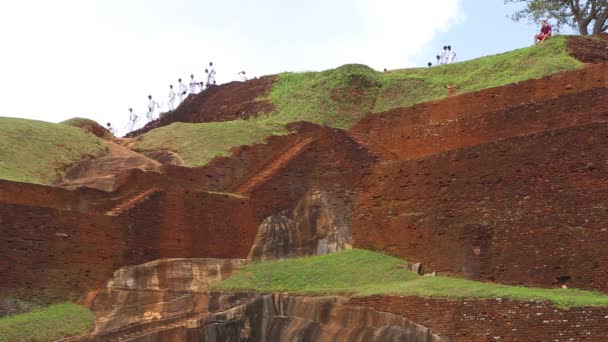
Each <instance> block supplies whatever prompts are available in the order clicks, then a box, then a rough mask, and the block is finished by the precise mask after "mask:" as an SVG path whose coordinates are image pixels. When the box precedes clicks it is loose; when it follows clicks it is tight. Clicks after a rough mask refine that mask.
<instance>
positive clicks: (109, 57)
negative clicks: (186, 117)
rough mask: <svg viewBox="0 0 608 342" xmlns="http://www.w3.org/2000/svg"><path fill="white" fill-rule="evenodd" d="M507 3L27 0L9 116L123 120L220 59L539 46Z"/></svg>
mask: <svg viewBox="0 0 608 342" xmlns="http://www.w3.org/2000/svg"><path fill="white" fill-rule="evenodd" d="M513 10H514V8H513V7H512V6H505V5H504V2H503V0H433V1H421V0H307V1H293V0H255V1H252V0H222V1H208V0H53V1H50V0H18V1H17V0H16V1H2V2H0V47H1V52H0V94H1V97H0V99H1V101H2V103H1V104H0V108H1V109H0V116H14V117H24V118H32V119H39V120H45V121H52V122H58V121H62V120H65V119H68V118H71V117H75V116H81V117H88V118H92V119H95V120H97V121H98V122H100V123H105V122H108V121H110V122H112V123H114V126H119V127H123V126H124V124H125V122H126V119H127V117H128V112H127V109H128V108H129V107H133V108H134V109H135V111H136V112H138V113H143V112H145V111H146V106H147V99H146V96H147V95H148V94H152V95H153V96H154V97H155V98H156V99H157V100H158V101H159V102H160V103H161V104H164V103H166V98H167V93H168V85H169V84H176V83H177V79H178V78H180V77H181V78H184V79H188V78H189V75H190V74H191V73H194V74H195V76H196V77H197V79H198V80H202V74H203V71H204V69H205V66H206V65H207V64H208V62H209V61H213V62H214V63H215V64H216V67H217V72H218V83H224V82H229V81H232V80H236V79H237V75H236V74H237V72H238V71H240V70H246V71H247V73H248V74H249V75H252V76H254V75H255V76H260V75H265V74H275V73H278V72H282V71H305V70H313V71H316V70H324V69H329V68H334V67H337V66H340V65H343V64H347V63H363V64H367V65H369V66H371V67H373V68H375V69H378V70H381V69H383V68H390V69H393V68H404V67H415V66H423V65H425V64H426V62H427V61H430V60H431V59H432V56H434V55H435V54H436V53H437V52H438V49H439V48H440V47H441V46H443V45H445V44H451V45H452V46H454V48H455V49H456V51H457V52H458V54H459V57H460V59H461V60H462V59H468V58H474V57H478V56H481V55H487V54H494V53H497V52H502V51H507V50H511V49H514V48H518V47H523V46H525V45H530V44H531V42H532V40H531V36H532V34H533V33H534V31H535V30H536V27H535V26H529V25H526V24H522V23H513V22H511V21H510V20H509V19H508V18H507V14H508V13H510V12H512V11H513Z"/></svg>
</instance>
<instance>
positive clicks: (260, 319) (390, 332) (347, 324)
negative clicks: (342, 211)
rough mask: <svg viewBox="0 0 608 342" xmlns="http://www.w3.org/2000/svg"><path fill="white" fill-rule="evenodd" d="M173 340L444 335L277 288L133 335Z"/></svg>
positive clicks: (432, 340)
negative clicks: (275, 291)
mask: <svg viewBox="0 0 608 342" xmlns="http://www.w3.org/2000/svg"><path fill="white" fill-rule="evenodd" d="M108 337H112V336H108ZM167 340H170V341H207V342H223V341H249V342H283V341H317V342H325V341H336V342H357V341H360V342H364V341H378V342H380V341H403V342H406V341H407V342H410V341H419V342H438V341H443V340H444V339H442V338H441V337H439V336H438V335H436V334H433V333H432V332H431V331H430V330H429V329H428V328H426V327H424V326H421V325H419V324H416V323H413V322H411V321H409V320H407V319H405V318H403V317H400V316H397V315H394V314H388V313H382V312H378V311H375V310H370V309H367V308H355V307H349V306H344V305H341V304H339V303H337V301H336V300H335V299H323V298H303V297H292V296H289V295H286V294H271V295H260V296H257V297H256V298H254V299H252V300H250V301H249V302H247V303H246V304H244V305H240V306H236V307H234V308H231V309H229V310H226V311H223V312H217V313H215V314H212V315H209V316H207V317H203V318H199V319H195V320H191V321H189V322H188V323H184V324H183V325H181V326H174V327H171V328H170V329H167V330H163V331H152V332H149V333H144V334H141V335H139V336H134V337H132V338H130V339H128V341H131V342H157V341H167Z"/></svg>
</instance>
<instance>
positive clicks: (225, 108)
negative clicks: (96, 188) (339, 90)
mask: <svg viewBox="0 0 608 342" xmlns="http://www.w3.org/2000/svg"><path fill="white" fill-rule="evenodd" d="M274 81H275V77H274V76H266V77H262V78H258V79H254V80H250V81H247V82H232V83H228V84H223V85H220V86H216V87H212V88H209V89H207V90H205V91H203V92H202V93H200V94H197V95H191V96H188V98H187V99H186V100H184V103H182V104H181V105H180V106H179V107H178V108H177V109H176V110H174V111H173V112H170V113H167V114H165V115H163V116H162V117H161V118H160V119H158V120H155V121H153V122H151V123H149V124H147V125H146V126H145V127H144V128H142V129H140V130H137V131H135V132H131V133H129V134H128V135H127V136H128V137H136V136H138V135H141V134H144V133H146V132H148V131H150V130H152V129H154V128H158V127H162V126H167V125H170V124H172V123H174V122H189V123H201V122H217V121H231V120H236V119H247V118H250V117H255V116H257V115H259V114H264V113H271V112H272V111H274V107H273V106H272V104H271V103H270V102H268V101H267V100H263V99H264V98H265V97H267V96H268V93H269V92H270V89H271V88H272V85H273V84H274Z"/></svg>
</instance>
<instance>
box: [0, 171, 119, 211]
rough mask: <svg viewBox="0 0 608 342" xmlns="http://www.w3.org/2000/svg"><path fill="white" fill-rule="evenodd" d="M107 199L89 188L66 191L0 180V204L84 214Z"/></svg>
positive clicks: (104, 195)
mask: <svg viewBox="0 0 608 342" xmlns="http://www.w3.org/2000/svg"><path fill="white" fill-rule="evenodd" d="M107 198H108V196H107V194H106V193H104V192H102V191H99V190H94V189H89V188H81V189H77V190H67V189H64V188H59V187H52V186H46V185H38V184H31V183H19V182H12V181H7V180H2V179H0V203H11V204H22V205H29V206H34V207H45V208H56V209H63V210H75V211H78V212H84V213H86V212H89V211H92V210H95V208H97V207H98V206H99V205H100V203H101V202H105V201H106V200H107Z"/></svg>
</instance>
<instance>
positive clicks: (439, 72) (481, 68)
mask: <svg viewBox="0 0 608 342" xmlns="http://www.w3.org/2000/svg"><path fill="white" fill-rule="evenodd" d="M567 39H568V38H567V37H565V36H558V37H554V38H552V39H550V40H549V41H547V42H545V43H543V44H542V45H538V46H532V47H527V48H523V49H519V50H514V51H510V52H507V53H503V54H499V55H494V56H487V57H483V58H478V59H474V60H470V61H466V62H462V63H455V64H450V65H443V66H437V67H433V68H418V69H404V70H396V71H391V72H389V73H385V74H382V78H381V79H382V88H381V90H380V94H379V95H378V99H377V101H376V105H375V108H374V112H382V111H387V110H391V109H394V108H400V107H409V106H412V105H414V104H416V103H421V102H427V101H432V100H437V99H440V98H443V97H446V96H447V95H448V92H447V86H448V85H455V86H457V89H458V92H459V93H465V92H473V91H479V90H482V89H487V88H493V87H498V86H503V85H507V84H510V83H515V82H520V81H525V80H529V79H537V78H542V77H545V76H548V75H551V74H555V73H559V72H563V71H568V70H574V69H577V68H582V67H583V63H581V62H580V61H578V60H577V59H576V58H574V57H572V56H571V55H570V53H569V51H568V47H567V42H568V41H567Z"/></svg>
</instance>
